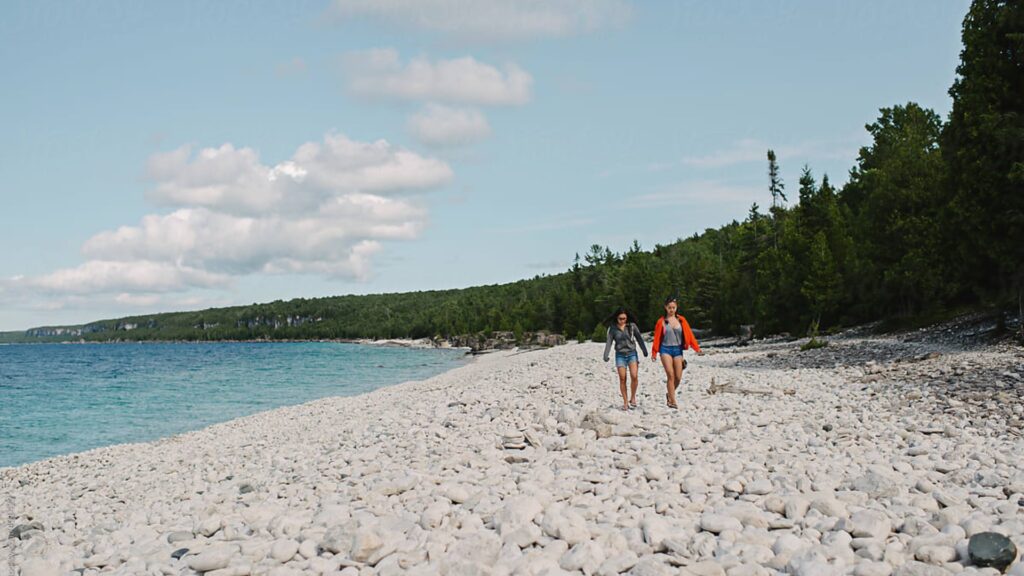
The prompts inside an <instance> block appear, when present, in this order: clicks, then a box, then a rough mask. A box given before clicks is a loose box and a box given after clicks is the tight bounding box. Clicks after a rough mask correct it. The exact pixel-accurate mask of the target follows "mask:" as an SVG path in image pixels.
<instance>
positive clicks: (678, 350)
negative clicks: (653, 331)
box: [659, 346, 683, 358]
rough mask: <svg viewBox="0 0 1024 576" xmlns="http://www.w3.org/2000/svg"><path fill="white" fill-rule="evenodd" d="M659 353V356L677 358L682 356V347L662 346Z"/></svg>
mask: <svg viewBox="0 0 1024 576" xmlns="http://www.w3.org/2000/svg"><path fill="white" fill-rule="evenodd" d="M659 352H660V353H661V354H668V355H669V356H671V357H673V358H679V357H680V356H682V355H683V347H682V346H662V347H661V349H660V350H659Z"/></svg>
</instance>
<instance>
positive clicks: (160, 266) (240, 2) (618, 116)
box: [0, 0, 969, 330]
mask: <svg viewBox="0 0 1024 576" xmlns="http://www.w3.org/2000/svg"><path fill="white" fill-rule="evenodd" d="M968 5H969V2H968V1H967V0H901V1H900V2H891V1H881V0H862V1H860V2H856V3H850V2H840V1H838V0H834V1H833V0H828V1H822V0H813V1H812V0H764V1H756V2H755V1H749V2H740V1H729V0H726V1H723V2H697V1H693V0H679V1H653V0H652V1H645V2H639V1H630V0H546V1H541V0H520V1H509V0H318V1H311V0H301V1H295V2H258V1H254V0H225V1H222V2H200V1H188V0H186V1H183V2H173V3H171V2H126V1H125V2H117V1H115V2H84V1H81V2H79V1H76V2H64V1H61V2H55V1H49V0H41V1H40V0H33V1H22V0H14V1H9V2H4V3H3V5H2V6H0V70H2V71H3V75H2V80H0V245H2V246H3V247H4V248H3V249H2V250H0V330H21V329H26V328H30V327H35V326H43V325H57V324H77V323H83V322H88V321H92V320H98V319H103V318H113V317H119V316H126V315H134V314H146V313H151V312H158V311H173V310H192V309H202V308H207V307H211V306H227V305H235V304H250V303H253V302H267V301H273V300H277V299H285V300H287V299H290V298H297V297H305V298H309V297H318V296H330V295H340V294H366V293H380V292H405V291H416V290H432V289H444V288H461V287H466V286H474V285H481V284H494V283H502V282H509V281H514V280H518V279H521V278H530V277H533V276H536V275H538V274H556V273H559V272H562V271H564V270H565V269H566V268H567V267H568V266H570V264H571V262H572V260H573V256H574V254H576V253H580V254H582V253H584V252H586V251H587V250H588V249H589V247H590V246H591V245H592V244H600V245H602V246H608V247H610V248H611V249H612V250H614V251H622V250H625V249H627V248H628V247H629V245H630V244H632V242H633V241H634V240H636V241H638V242H639V243H640V245H641V246H642V247H644V248H645V249H650V248H652V247H653V246H654V245H656V244H668V243H671V242H673V241H675V240H676V239H678V238H684V237H687V236H691V235H693V234H694V233H699V232H701V231H703V230H705V229H707V228H715V227H718V226H721V225H722V224H725V223H728V222H730V221H732V220H734V219H737V220H742V219H743V218H744V217H745V215H746V213H747V211H748V209H749V208H750V206H751V204H752V203H754V202H757V203H758V204H759V205H760V206H762V207H765V206H767V205H769V204H770V202H771V198H770V196H769V194H768V191H767V175H766V172H767V162H766V159H765V155H766V151H767V149H768V148H772V149H774V150H775V151H776V153H777V154H778V157H779V163H780V165H781V169H782V177H783V180H784V182H785V183H786V185H787V187H788V188H787V189H789V190H791V191H792V193H791V196H792V197H793V198H795V197H796V192H795V189H796V186H797V184H796V182H797V179H798V178H799V174H800V171H801V169H802V168H803V166H804V165H807V166H809V167H810V168H811V170H812V171H813V173H814V174H815V176H816V177H818V178H819V179H820V177H821V176H822V175H823V174H828V176H829V178H830V180H831V181H832V182H833V184H842V183H843V182H845V181H846V179H847V174H848V171H849V169H850V168H851V167H852V166H853V165H854V163H855V161H856V157H857V151H858V149H859V147H861V146H864V145H866V144H868V143H869V139H868V136H867V133H866V131H865V130H864V126H865V125H866V124H868V123H870V122H872V121H873V120H874V119H875V118H877V116H878V111H879V109H880V108H883V107H889V106H893V105H897V104H905V103H907V102H911V101H913V102H917V103H919V104H921V105H922V106H925V107H929V108H932V109H934V110H935V111H937V112H939V113H940V114H941V115H943V116H946V115H947V114H948V112H949V109H950V105H951V102H950V99H949V96H948V94H947V90H948V88H949V86H950V84H951V83H952V82H953V79H954V77H955V68H956V65H957V62H958V57H959V51H960V27H961V23H962V19H963V16H964V14H965V13H966V11H967V7H968Z"/></svg>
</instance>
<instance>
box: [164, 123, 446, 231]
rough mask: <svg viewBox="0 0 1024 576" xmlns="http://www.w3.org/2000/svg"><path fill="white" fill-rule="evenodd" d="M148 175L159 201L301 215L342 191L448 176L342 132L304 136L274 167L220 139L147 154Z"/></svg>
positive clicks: (422, 184)
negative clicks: (213, 144)
mask: <svg viewBox="0 0 1024 576" xmlns="http://www.w3.org/2000/svg"><path fill="white" fill-rule="evenodd" d="M147 174H148V176H149V177H150V178H151V179H152V180H154V181H156V187H155V188H154V189H153V190H152V191H151V192H150V196H151V198H152V199H153V200H155V201H157V202H159V203H163V204H167V205H171V206H199V207H207V208H211V209H215V210H219V211H223V212H227V213H232V214H263V213H266V212H268V211H274V212H292V213H303V212H307V211H309V210H311V209H314V208H315V207H316V206H319V205H320V204H321V203H322V202H323V201H324V200H325V199H327V198H329V197H333V196H337V195H338V194H342V193H356V192H371V193H378V194H386V193H390V192H396V191H404V190H416V189H425V188H432V187H436V186H439V185H442V184H444V183H446V182H448V181H449V180H450V179H451V177H452V171H451V168H450V167H449V166H448V165H447V164H445V163H444V162H442V161H440V160H437V159H434V158H426V157H423V156H420V155H418V154H416V153H414V152H410V151H408V150H405V149H402V148H397V147H395V146H392V145H391V144H389V143H388V142H387V141H385V140H378V141H376V142H358V141H355V140H350V139H349V138H346V137H345V136H343V135H340V134H328V135H326V136H324V139H323V142H307V143H305V144H303V145H302V146H300V147H299V148H298V150H296V152H295V154H294V155H293V156H292V158H291V159H290V160H287V161H284V162H281V163H279V164H277V165H275V166H273V167H271V166H266V165H264V164H262V163H261V162H260V160H259V155H258V154H257V153H256V152H255V151H254V150H252V149H251V148H240V149H236V148H235V147H234V146H232V145H231V144H224V145H222V146H221V147H219V148H204V149H202V150H200V151H199V152H198V153H197V154H195V155H194V156H193V155H192V150H191V147H189V146H183V147H181V148H178V149H177V150H174V151H172V152H167V153H164V154H157V155H154V156H153V157H152V158H150V160H149V162H148V167H147Z"/></svg>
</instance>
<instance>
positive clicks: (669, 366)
mask: <svg viewBox="0 0 1024 576" xmlns="http://www.w3.org/2000/svg"><path fill="white" fill-rule="evenodd" d="M661 365H662V366H663V367H664V368H665V392H666V394H665V401H666V402H667V403H668V405H669V406H675V405H676V375H675V364H674V363H673V362H672V356H669V355H668V354H662V355H661Z"/></svg>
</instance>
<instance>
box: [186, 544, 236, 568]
mask: <svg viewBox="0 0 1024 576" xmlns="http://www.w3.org/2000/svg"><path fill="white" fill-rule="evenodd" d="M235 553H236V549H235V548H234V547H233V546H215V547H212V548H208V549H206V550H203V551H202V552H200V553H199V554H196V555H194V556H186V557H185V558H186V559H187V561H186V564H188V567H189V568H191V569H193V570H195V571H196V572H209V571H211V570H217V569H219V568H225V567H227V565H228V564H229V563H230V562H231V558H232V557H233V556H234V555H235Z"/></svg>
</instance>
